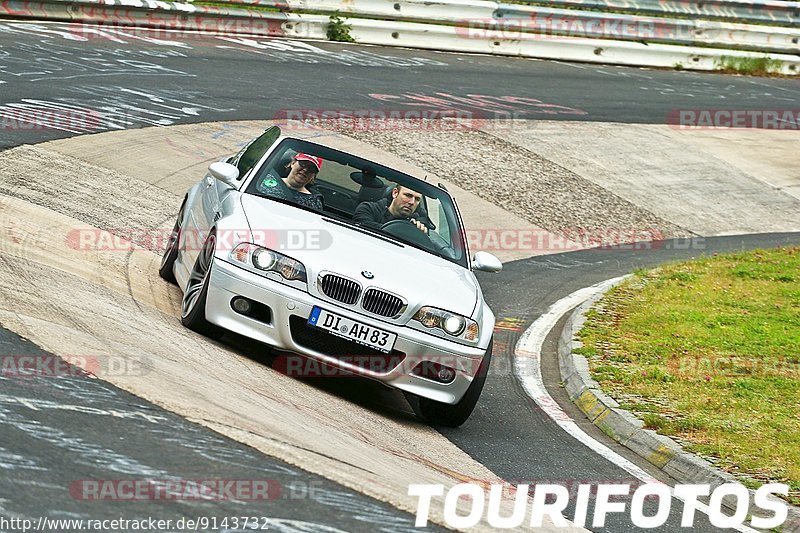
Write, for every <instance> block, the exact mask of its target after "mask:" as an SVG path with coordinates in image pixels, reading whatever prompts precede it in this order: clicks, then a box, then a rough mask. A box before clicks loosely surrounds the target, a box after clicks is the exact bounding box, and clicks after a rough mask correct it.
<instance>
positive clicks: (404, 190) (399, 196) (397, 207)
mask: <svg viewBox="0 0 800 533" xmlns="http://www.w3.org/2000/svg"><path fill="white" fill-rule="evenodd" d="M421 200H422V195H421V194H420V193H418V192H417V191H414V190H412V189H409V188H408V187H403V186H402V185H400V184H398V185H395V187H394V189H392V201H391V202H389V200H388V199H382V200H378V201H377V202H361V203H360V204H358V207H356V210H355V213H353V220H354V221H355V222H356V223H357V224H361V225H362V226H366V227H368V228H373V229H380V228H381V226H383V225H384V224H386V223H387V222H391V221H392V220H408V221H409V222H411V223H412V224H414V225H415V226H416V227H417V229H418V230H420V231H421V232H423V233H428V230H429V229H436V228H435V226H434V225H433V223H431V221H430V220H429V219H428V217H427V215H425V214H423V213H418V212H417V209H418V208H419V205H420V202H421Z"/></svg>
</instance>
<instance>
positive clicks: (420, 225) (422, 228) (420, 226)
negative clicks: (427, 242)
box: [409, 218, 428, 234]
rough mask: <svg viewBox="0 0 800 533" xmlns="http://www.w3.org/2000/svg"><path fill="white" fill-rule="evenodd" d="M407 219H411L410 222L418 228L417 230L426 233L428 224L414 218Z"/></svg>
mask: <svg viewBox="0 0 800 533" xmlns="http://www.w3.org/2000/svg"><path fill="white" fill-rule="evenodd" d="M409 220H410V221H411V223H412V224H414V225H415V226H416V227H417V229H418V230H420V231H421V232H422V233H425V234H427V233H428V226H426V225H425V224H423V223H422V222H420V221H419V220H416V219H414V218H412V219H409Z"/></svg>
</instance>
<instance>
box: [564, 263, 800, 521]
mask: <svg viewBox="0 0 800 533" xmlns="http://www.w3.org/2000/svg"><path fill="white" fill-rule="evenodd" d="M629 277H630V275H628V276H625V277H624V278H622V279H620V280H618V281H617V282H616V283H613V284H612V285H610V286H608V287H606V288H602V289H598V290H597V291H596V292H595V293H594V294H593V295H592V296H590V297H589V298H588V299H587V300H585V301H584V302H583V303H582V304H580V305H578V306H577V307H576V308H575V309H574V310H573V311H572V312H571V313H570V314H569V317H568V318H567V321H566V322H565V323H564V327H563V329H562V331H561V335H560V336H559V339H558V348H557V352H558V367H559V371H560V373H561V379H562V383H563V386H564V390H565V391H566V392H567V395H568V396H569V399H570V401H572V403H574V404H575V405H576V406H577V407H578V408H579V409H580V410H581V412H583V413H584V414H585V415H586V416H587V417H588V418H589V420H590V421H591V422H592V424H594V425H595V426H597V427H598V428H599V429H600V430H601V431H602V432H603V433H605V434H606V435H607V436H609V437H610V438H612V439H614V440H615V441H616V442H618V443H620V444H622V445H623V446H625V447H626V448H628V449H629V450H631V451H633V452H634V453H636V454H637V455H639V456H640V457H642V458H643V459H645V460H647V461H648V462H649V463H651V464H652V465H654V466H656V467H657V468H658V469H659V470H661V471H662V472H664V473H666V474H667V475H669V476H670V477H672V478H673V479H675V480H676V481H678V482H679V483H685V484H708V485H710V486H711V489H712V490H713V489H714V488H715V487H718V486H720V485H723V484H725V483H736V482H737V479H736V477H735V476H733V475H731V474H728V473H727V472H723V471H722V470H720V469H719V468H716V467H715V466H714V465H712V464H711V463H710V462H708V461H706V460H705V459H702V458H700V457H699V456H697V455H695V454H693V453H690V452H687V451H684V450H683V448H682V447H681V445H680V444H678V443H677V442H675V441H674V440H672V439H671V438H669V437H666V436H663V435H659V434H657V433H656V432H655V431H653V430H650V429H644V423H643V422H642V421H641V420H640V419H638V418H636V416H634V415H633V414H632V413H630V412H629V411H626V410H624V409H621V408H620V407H619V404H618V403H617V402H616V401H615V400H614V399H613V398H611V397H610V396H608V395H607V394H605V393H604V392H603V391H602V389H601V387H600V385H599V384H598V383H597V382H596V381H595V380H593V379H592V377H591V376H590V374H589V363H588V361H587V360H586V358H585V357H584V356H583V355H580V354H577V353H575V350H576V349H577V348H580V347H581V346H583V344H582V343H581V342H580V341H578V340H576V338H575V337H576V335H577V333H578V332H579V331H580V330H581V328H583V325H584V323H585V322H586V312H587V311H588V310H589V309H590V308H591V307H592V306H593V305H594V304H595V303H596V302H597V301H598V300H600V299H601V298H602V297H603V296H604V295H605V294H606V293H607V292H608V291H610V290H611V289H612V288H613V287H615V286H617V285H619V284H620V283H622V282H623V281H625V280H626V279H628V278H629ZM748 490H749V492H750V494H751V501H752V498H753V497H754V494H755V491H753V490H751V489H748ZM781 529H782V531H800V508H798V507H797V506H793V505H791V504H789V505H788V517H787V519H786V521H785V522H784V523H783V525H782V527H781Z"/></svg>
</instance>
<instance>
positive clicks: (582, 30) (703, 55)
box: [0, 0, 800, 75]
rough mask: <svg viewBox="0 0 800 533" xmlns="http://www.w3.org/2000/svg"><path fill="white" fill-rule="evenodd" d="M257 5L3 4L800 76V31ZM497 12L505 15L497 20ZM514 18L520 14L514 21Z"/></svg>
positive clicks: (373, 1) (13, 9) (445, 6)
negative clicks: (335, 30)
mask: <svg viewBox="0 0 800 533" xmlns="http://www.w3.org/2000/svg"><path fill="white" fill-rule="evenodd" d="M249 3H252V4H258V5H262V6H267V5H268V6H271V7H276V8H279V9H281V10H283V11H282V12H268V11H256V10H244V9H237V8H235V7H233V6H235V4H233V3H231V6H232V7H230V8H217V7H209V6H195V5H192V4H184V3H175V2H162V1H153V0H144V1H142V0H38V1H28V0H5V1H3V2H2V3H0V15H3V16H11V17H17V18H48V19H53V20H65V21H78V22H95V23H114V24H123V25H129V26H141V27H149V28H173V29H187V30H199V31H219V32H230V33H243V34H252V35H269V36H280V37H295V38H303V37H304V38H312V39H325V29H326V27H327V25H328V23H329V17H328V16H325V15H309V14H302V13H293V12H291V13H287V12H285V11H302V10H306V11H317V12H321V13H333V12H339V13H340V14H341V15H342V16H345V17H351V16H352V17H353V18H347V20H346V22H347V24H348V25H350V26H351V31H350V33H351V35H352V37H354V38H355V40H356V42H360V43H367V44H378V45H389V46H404V47H410V48H425V49H436V50H449V51H456V52H478V53H488V54H499V55H512V56H523V57H536V58H544V59H560V60H570V61H583V62H595V63H614V64H622V65H635V66H654V67H666V68H674V67H679V68H687V69H696V70H716V69H718V68H719V67H720V64H721V63H722V61H723V58H730V57H733V58H744V59H756V58H762V57H764V53H763V52H766V51H770V52H783V53H771V54H770V55H769V57H770V58H771V59H773V60H776V61H779V62H780V65H779V66H777V67H775V68H774V70H776V71H779V72H781V73H784V74H789V75H794V74H798V73H800V55H799V54H800V48H799V47H798V44H797V41H798V38H800V31H798V29H796V28H782V27H766V26H752V25H742V24H731V23H718V22H717V23H714V22H708V21H684V20H667V19H657V18H652V17H640V16H634V15H621V14H613V13H595V12H576V11H569V10H559V9H555V8H540V7H536V6H519V5H514V6H512V7H513V10H505V11H504V10H502V9H501V8H500V7H499V6H503V9H505V8H506V7H507V6H509V5H508V4H498V3H495V2H484V1H471V2H453V1H451V0H439V1H437V2H435V3H434V2H429V1H427V0H400V1H395V2H391V1H388V0H348V1H346V2H340V1H339V0H284V1H274V0H253V1H251V2H249ZM498 13H502V14H503V16H502V17H497V16H496V15H497V14H498ZM512 13H513V15H514V16H510V14H512ZM355 15H358V17H355ZM370 17H371V18H370ZM540 23H541V24H546V27H544V28H542V26H541V24H540ZM573 23H574V26H572V27H571V26H570V24H573ZM621 28H623V29H621ZM682 45H688V46H682ZM698 45H702V46H718V47H724V48H711V47H707V48H704V47H701V46H698ZM743 48H746V50H745V49H743ZM786 52H788V53H786Z"/></svg>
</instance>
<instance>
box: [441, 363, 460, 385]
mask: <svg viewBox="0 0 800 533" xmlns="http://www.w3.org/2000/svg"><path fill="white" fill-rule="evenodd" d="M438 377H439V381H441V382H442V383H450V382H451V381H453V380H454V379H456V371H455V370H453V369H452V368H448V367H446V366H444V367H442V368H441V369H440V370H439V374H438Z"/></svg>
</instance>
